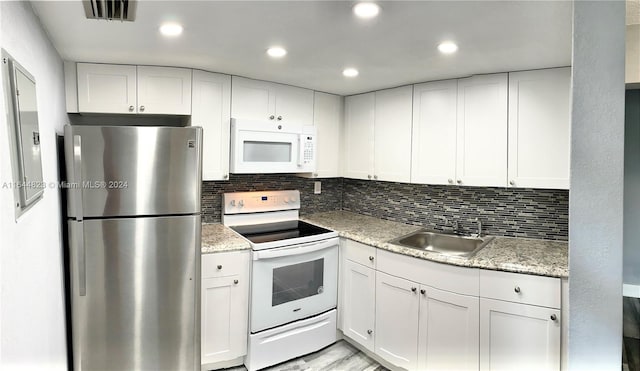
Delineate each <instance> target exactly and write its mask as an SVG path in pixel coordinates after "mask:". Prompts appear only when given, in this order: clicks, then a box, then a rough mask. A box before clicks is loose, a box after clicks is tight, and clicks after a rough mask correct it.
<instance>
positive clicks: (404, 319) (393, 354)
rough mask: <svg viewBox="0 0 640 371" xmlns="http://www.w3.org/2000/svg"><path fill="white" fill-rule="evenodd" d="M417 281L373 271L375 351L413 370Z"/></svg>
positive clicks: (416, 330) (416, 318) (415, 355)
mask: <svg viewBox="0 0 640 371" xmlns="http://www.w3.org/2000/svg"><path fill="white" fill-rule="evenodd" d="M419 305H420V298H419V296H418V284H417V283H415V282H411V281H409V280H405V279H402V278H398V277H394V276H390V275H388V274H385V273H381V272H377V273H376V330H375V333H376V340H375V353H376V354H377V355H379V356H380V357H382V358H384V359H385V360H387V361H389V362H391V363H392V364H394V365H397V366H400V367H402V368H405V369H408V370H413V369H415V368H416V364H417V361H418V312H419Z"/></svg>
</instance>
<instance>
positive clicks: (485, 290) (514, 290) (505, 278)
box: [480, 270, 561, 308]
mask: <svg viewBox="0 0 640 371" xmlns="http://www.w3.org/2000/svg"><path fill="white" fill-rule="evenodd" d="M480 296H481V297H483V298H490V299H497V300H506V301H511V302H514V303H522V304H531V305H539V306H542V307H548V308H560V300H561V294H560V279H559V278H553V277H542V276H532V275H528V274H520V273H510V272H498V271H489V270H481V271H480Z"/></svg>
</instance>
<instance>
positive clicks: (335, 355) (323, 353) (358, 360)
mask: <svg viewBox="0 0 640 371" xmlns="http://www.w3.org/2000/svg"><path fill="white" fill-rule="evenodd" d="M302 370H309V371H311V370H313V371H332V370H340V371H387V369H386V368H384V367H382V366H381V365H380V364H378V363H377V362H376V361H374V360H373V359H371V358H369V357H367V356H366V355H365V354H364V353H362V352H360V351H359V350H358V349H356V348H354V347H353V346H351V345H350V344H349V343H347V342H345V341H342V340H341V341H338V342H337V343H335V344H333V345H331V346H328V347H326V348H324V349H322V350H320V351H318V352H315V353H311V354H308V355H306V356H304V357H300V358H296V359H293V360H291V361H287V362H284V363H281V364H279V365H275V366H273V367H269V368H265V369H264V371H302ZM225 371H246V368H245V367H244V366H242V367H234V368H229V369H226V370H225Z"/></svg>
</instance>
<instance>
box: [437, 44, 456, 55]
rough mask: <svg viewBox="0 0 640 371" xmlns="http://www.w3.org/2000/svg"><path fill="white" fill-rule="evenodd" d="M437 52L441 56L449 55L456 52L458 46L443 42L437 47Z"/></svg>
mask: <svg viewBox="0 0 640 371" xmlns="http://www.w3.org/2000/svg"><path fill="white" fill-rule="evenodd" d="M438 50H440V53H442V54H451V53H455V52H456V51H458V45H456V43H454V42H453V41H444V42H442V43H440V45H438Z"/></svg>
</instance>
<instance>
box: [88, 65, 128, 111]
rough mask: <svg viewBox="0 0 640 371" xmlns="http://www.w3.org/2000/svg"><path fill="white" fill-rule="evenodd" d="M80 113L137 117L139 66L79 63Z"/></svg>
mask: <svg viewBox="0 0 640 371" xmlns="http://www.w3.org/2000/svg"><path fill="white" fill-rule="evenodd" d="M77 73H78V111H79V112H95V113H137V105H136V66H125V65H115V64H93V63H78V64H77Z"/></svg>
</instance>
